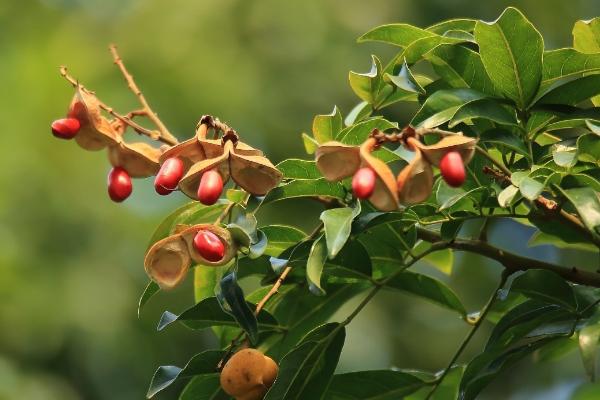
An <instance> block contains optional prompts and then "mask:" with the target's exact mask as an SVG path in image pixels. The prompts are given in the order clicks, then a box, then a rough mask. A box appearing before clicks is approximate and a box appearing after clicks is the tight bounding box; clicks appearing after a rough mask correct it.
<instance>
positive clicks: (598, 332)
mask: <svg viewBox="0 0 600 400" xmlns="http://www.w3.org/2000/svg"><path fill="white" fill-rule="evenodd" d="M598 341H600V312H598V311H596V312H595V313H594V315H593V316H592V317H591V318H590V319H589V320H587V321H586V323H585V326H584V327H583V328H581V330H580V331H579V351H580V352H581V359H582V360H583V366H584V367H585V371H586V372H587V374H588V375H589V377H590V380H591V381H592V382H594V381H595V380H596V373H597V372H596V371H597V367H598Z"/></svg>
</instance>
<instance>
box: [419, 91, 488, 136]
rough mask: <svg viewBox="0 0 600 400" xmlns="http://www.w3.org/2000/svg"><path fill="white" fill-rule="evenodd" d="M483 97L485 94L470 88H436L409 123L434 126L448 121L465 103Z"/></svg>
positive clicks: (426, 126)
mask: <svg viewBox="0 0 600 400" xmlns="http://www.w3.org/2000/svg"><path fill="white" fill-rule="evenodd" d="M485 97H486V95H485V94H483V93H480V92H476V91H474V90H472V89H449V90H438V91H436V92H434V93H433V94H432V95H431V96H429V97H428V98H427V100H425V103H423V106H422V107H421V109H420V110H419V111H417V113H416V114H415V116H414V117H413V119H412V121H411V122H410V124H411V125H413V126H415V127H423V128H434V127H436V126H439V125H441V124H443V123H445V122H448V121H450V120H451V119H452V118H453V117H454V115H455V114H456V113H457V111H458V110H459V109H460V108H461V107H462V106H464V105H465V104H467V103H470V102H472V101H475V100H481V99H483V98H485Z"/></svg>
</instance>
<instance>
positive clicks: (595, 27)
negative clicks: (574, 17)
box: [573, 18, 600, 53]
mask: <svg viewBox="0 0 600 400" xmlns="http://www.w3.org/2000/svg"><path fill="white" fill-rule="evenodd" d="M573 47H575V49H576V50H579V51H581V52H583V53H600V18H593V19H590V20H587V21H582V20H580V21H577V22H576V23H575V26H573Z"/></svg>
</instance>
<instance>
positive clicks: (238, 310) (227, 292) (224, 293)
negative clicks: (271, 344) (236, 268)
mask: <svg viewBox="0 0 600 400" xmlns="http://www.w3.org/2000/svg"><path fill="white" fill-rule="evenodd" d="M220 288H221V291H220V292H219V293H218V294H217V299H218V303H219V305H220V306H221V308H222V309H223V311H225V312H226V313H228V314H229V315H231V316H232V317H233V318H234V319H235V321H236V322H237V323H238V325H239V326H240V328H242V329H243V330H244V331H245V332H246V334H247V335H248V339H250V342H251V343H256V341H257V340H258V321H257V317H256V315H254V310H253V309H254V307H252V305H251V304H248V302H246V299H245V298H244V292H243V290H242V288H241V287H240V286H239V284H238V282H237V277H236V274H235V272H232V273H229V274H228V275H226V276H224V277H223V278H222V279H221V282H220ZM264 315H267V314H266V313H265V314H264ZM260 316H261V317H262V318H268V317H264V316H263V313H261V314H260ZM179 318H181V316H179ZM179 318H178V319H179ZM269 319H270V318H269ZM269 322H271V324H272V322H276V321H273V320H271V321H269ZM275 325H276V324H275Z"/></svg>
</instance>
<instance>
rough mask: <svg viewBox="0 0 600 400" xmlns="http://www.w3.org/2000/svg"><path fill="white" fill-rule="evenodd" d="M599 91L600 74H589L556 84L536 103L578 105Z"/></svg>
mask: <svg viewBox="0 0 600 400" xmlns="http://www.w3.org/2000/svg"><path fill="white" fill-rule="evenodd" d="M599 93H600V75H588V76H584V77H582V78H577V79H573V80H571V81H567V82H564V83H559V84H557V85H555V86H554V87H553V88H551V89H549V90H548V91H547V92H546V93H545V94H544V95H543V96H542V97H541V98H540V99H539V100H537V101H536V103H535V104H536V105H545V104H568V105H576V104H578V103H581V102H582V101H584V100H587V99H589V98H591V97H594V96H596V95H597V94H599Z"/></svg>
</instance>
